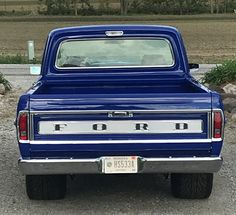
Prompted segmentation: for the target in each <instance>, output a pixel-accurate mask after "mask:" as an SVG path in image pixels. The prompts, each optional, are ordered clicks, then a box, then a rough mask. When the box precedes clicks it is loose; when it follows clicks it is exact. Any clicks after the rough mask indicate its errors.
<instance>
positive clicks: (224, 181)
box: [0, 77, 236, 215]
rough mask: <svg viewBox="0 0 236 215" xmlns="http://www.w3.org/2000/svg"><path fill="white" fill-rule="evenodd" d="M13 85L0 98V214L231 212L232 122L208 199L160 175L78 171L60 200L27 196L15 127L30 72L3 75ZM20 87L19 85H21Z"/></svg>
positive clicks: (235, 203)
mask: <svg viewBox="0 0 236 215" xmlns="http://www.w3.org/2000/svg"><path fill="white" fill-rule="evenodd" d="M8 79H9V80H10V81H11V82H12V83H13V85H14V86H15V87H14V88H15V89H16V90H15V91H14V92H12V93H10V94H8V95H7V96H4V97H1V98H0V117H1V123H0V145H1V150H0V214H1V215H2V214H3V215H4V214H24V215H27V214H58V215H60V214H188V215H189V214H220V215H222V214H236V165H235V160H236V144H235V139H236V132H235V131H236V124H234V123H233V122H228V123H227V126H226V134H225V145H224V150H223V155H224V158H225V160H224V165H223V168H222V169H221V171H220V172H219V173H217V174H216V175H215V180H214V189H213V193H212V195H211V197H210V198H209V199H207V200H179V199H175V198H173V197H172V196H171V192H170V181H169V180H166V179H164V177H163V176H162V175H138V176H137V175H134V176H124V177H123V176H122V177H121V176H92V175H91V176H87V175H84V176H77V177H75V178H74V179H73V180H72V179H69V180H68V193H67V196H66V198H65V199H64V200H60V201H30V200H29V199H28V198H27V196H26V193H25V181H24V176H22V175H21V173H20V172H19V170H18V167H17V159H18V156H19V153H18V148H17V143H16V138H15V128H14V126H13V121H14V117H15V105H16V102H17V97H18V95H19V94H20V93H21V92H22V91H24V90H26V89H27V88H28V87H29V86H30V85H31V84H32V82H33V81H34V80H35V77H19V78H17V81H14V80H15V78H14V77H9V78H8ZM20 87H21V88H20Z"/></svg>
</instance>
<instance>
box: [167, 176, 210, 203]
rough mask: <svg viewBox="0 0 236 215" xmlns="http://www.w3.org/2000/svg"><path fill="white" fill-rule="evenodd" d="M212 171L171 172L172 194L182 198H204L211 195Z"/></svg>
mask: <svg viewBox="0 0 236 215" xmlns="http://www.w3.org/2000/svg"><path fill="white" fill-rule="evenodd" d="M212 185H213V174H212V173H195V174H182V173H174V174H171V190H172V194H173V196H175V197H176V198H182V199H206V198H208V197H209V196H210V195H211V191H212Z"/></svg>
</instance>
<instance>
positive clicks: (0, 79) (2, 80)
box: [0, 73, 12, 92]
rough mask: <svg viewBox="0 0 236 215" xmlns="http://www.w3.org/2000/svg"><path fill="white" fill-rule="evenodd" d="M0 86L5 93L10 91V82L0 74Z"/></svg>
mask: <svg viewBox="0 0 236 215" xmlns="http://www.w3.org/2000/svg"><path fill="white" fill-rule="evenodd" d="M0 84H2V85H3V86H4V88H5V91H6V92H7V91H10V90H11V89H12V86H11V84H10V82H9V81H8V80H7V79H6V78H5V77H4V76H3V74H2V73H0Z"/></svg>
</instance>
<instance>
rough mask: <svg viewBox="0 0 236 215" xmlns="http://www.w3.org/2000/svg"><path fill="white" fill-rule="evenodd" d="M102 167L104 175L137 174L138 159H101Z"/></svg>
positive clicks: (134, 157) (130, 157)
mask: <svg viewBox="0 0 236 215" xmlns="http://www.w3.org/2000/svg"><path fill="white" fill-rule="evenodd" d="M102 166H103V172H104V173H105V174H121V173H137V172H138V157H137V156H123V157H120V156H119V157H118V156H117V157H104V158H103V159H102Z"/></svg>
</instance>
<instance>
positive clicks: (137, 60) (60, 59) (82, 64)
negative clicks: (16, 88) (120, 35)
mask: <svg viewBox="0 0 236 215" xmlns="http://www.w3.org/2000/svg"><path fill="white" fill-rule="evenodd" d="M174 64H175V59H174V54H173V48H172V46H171V43H170V42H169V40H167V39H164V38H155V39H147V38H145V39H142V38H141V39H140V38H139V39H137V38H135V39H129V38H128V39H96V40H66V41H63V42H62V43H61V44H60V45H59V48H58V51H57V56H56V62H55V66H56V68H57V69H79V68H100V67H103V68H109V67H111V68H119V67H172V66H173V65H174Z"/></svg>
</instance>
